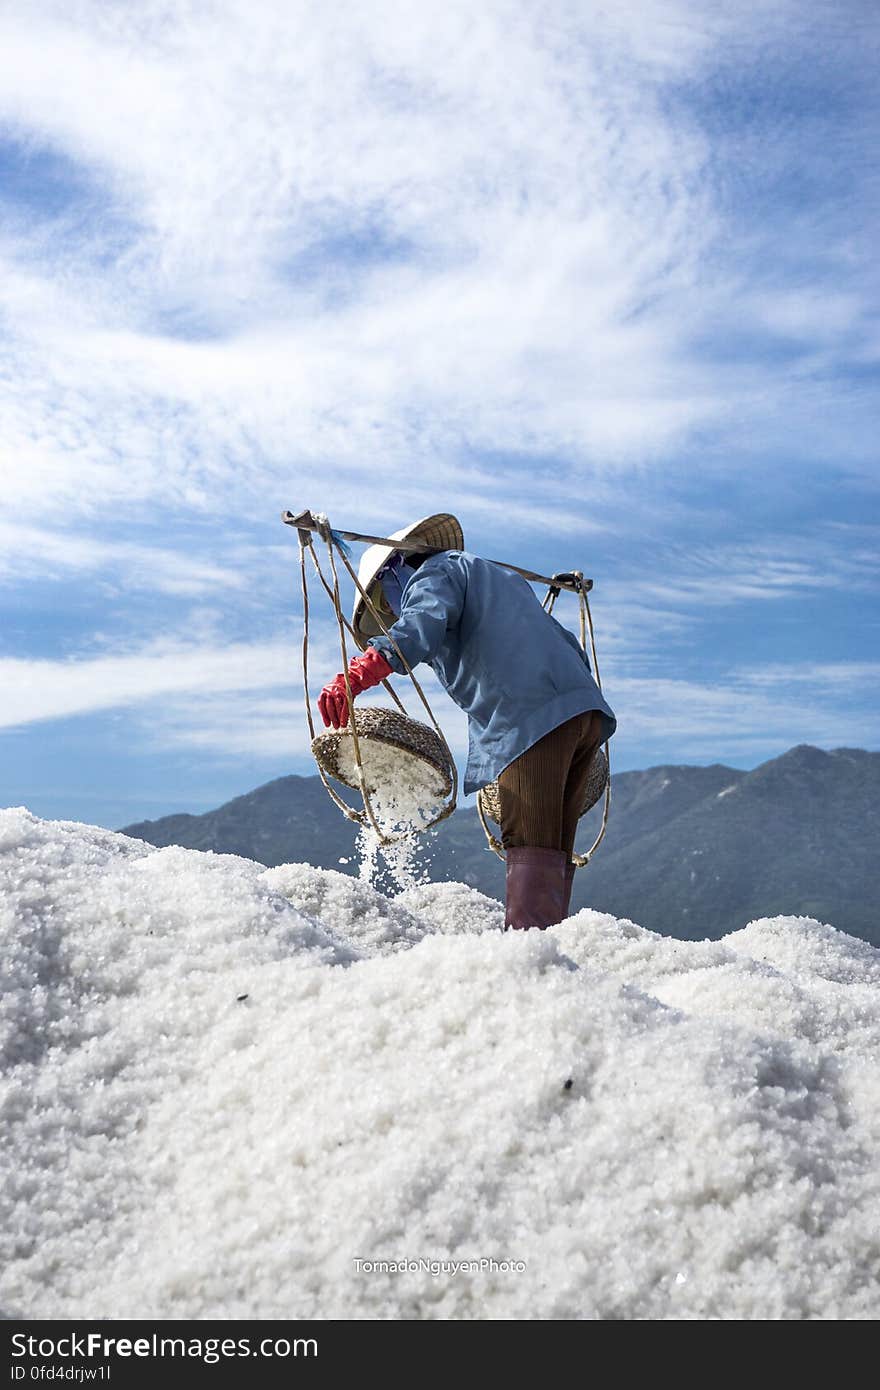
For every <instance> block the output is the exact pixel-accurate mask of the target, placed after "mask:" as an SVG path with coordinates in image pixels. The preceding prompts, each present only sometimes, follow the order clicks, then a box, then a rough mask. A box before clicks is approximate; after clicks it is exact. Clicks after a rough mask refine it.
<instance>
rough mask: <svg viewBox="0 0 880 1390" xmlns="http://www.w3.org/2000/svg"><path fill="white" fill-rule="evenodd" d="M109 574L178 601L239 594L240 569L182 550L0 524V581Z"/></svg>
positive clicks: (133, 586)
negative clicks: (220, 592)
mask: <svg viewBox="0 0 880 1390" xmlns="http://www.w3.org/2000/svg"><path fill="white" fill-rule="evenodd" d="M101 571H108V572H109V573H110V574H111V575H113V576H114V577H118V578H119V579H120V580H121V581H123V582H124V584H125V586H126V588H127V590H128V591H131V590H132V589H146V590H154V591H156V592H158V593H164V594H173V595H176V596H178V597H193V596H195V595H204V594H213V593H215V592H216V590H218V589H242V588H244V587H245V586H246V583H247V576H246V572H245V570H244V569H243V568H241V567H238V566H236V567H232V566H229V565H225V566H224V565H221V564H219V563H211V562H210V561H208V560H205V559H199V558H197V557H196V556H193V555H191V554H189V553H188V552H187V551H186V550H183V549H181V550H167V549H164V548H163V547H161V546H148V545H138V544H136V543H134V542H130V541H107V540H103V539H101V538H99V537H96V536H94V535H89V534H88V533H85V532H76V531H71V530H65V531H60V530H49V529H48V528H43V527H38V526H28V525H23V524H19V523H16V522H3V521H0V581H3V580H6V581H7V582H16V581H18V580H21V579H33V578H37V577H39V578H40V579H41V580H46V579H55V578H64V579H69V578H70V576H72V575H85V574H94V573H96V572H101Z"/></svg>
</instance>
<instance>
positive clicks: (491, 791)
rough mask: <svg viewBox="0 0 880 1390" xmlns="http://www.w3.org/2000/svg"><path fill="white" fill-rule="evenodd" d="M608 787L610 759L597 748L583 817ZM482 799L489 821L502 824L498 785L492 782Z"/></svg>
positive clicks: (585, 793)
mask: <svg viewBox="0 0 880 1390" xmlns="http://www.w3.org/2000/svg"><path fill="white" fill-rule="evenodd" d="M607 785H608V759H607V757H606V756H605V749H604V748H597V749H596V752H595V753H594V754H593V761H592V762H591V763H590V775H589V778H588V779H587V786H586V791H585V792H584V804H583V808H582V809H581V815H582V816H585V815H586V814H587V812H588V811H590V810H592V808H593V807H594V806H595V804H596V802H597V801H598V800H599V798H600V797H601V796H602V793H603V792H604V791H605V788H606V786H607ZM480 798H481V800H482V803H483V810H484V812H485V814H486V815H487V816H488V818H489V820H492V821H494V822H495V824H496V825H500V824H501V801H500V798H499V793H498V783H497V782H490V783H489V784H488V786H485V787H483V788H482V790H481V791H480Z"/></svg>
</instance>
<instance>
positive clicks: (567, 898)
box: [559, 860, 575, 922]
mask: <svg viewBox="0 0 880 1390" xmlns="http://www.w3.org/2000/svg"><path fill="white" fill-rule="evenodd" d="M574 873H575V865H574V864H572V862H571V860H569V861H568V863H567V864H566V866H565V895H564V898H563V903H562V916H561V917H560V919H559V920H560V922H564V921H565V920H566V918H567V917H568V916H569V914H570V908H571V890H572V888H573V887H574Z"/></svg>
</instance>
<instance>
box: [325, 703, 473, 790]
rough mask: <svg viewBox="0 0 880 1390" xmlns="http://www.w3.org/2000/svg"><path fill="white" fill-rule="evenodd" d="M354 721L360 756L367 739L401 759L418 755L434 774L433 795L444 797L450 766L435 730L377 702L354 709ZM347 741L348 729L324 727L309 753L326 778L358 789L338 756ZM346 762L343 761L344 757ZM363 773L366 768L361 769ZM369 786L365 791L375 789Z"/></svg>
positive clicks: (450, 774)
mask: <svg viewBox="0 0 880 1390" xmlns="http://www.w3.org/2000/svg"><path fill="white" fill-rule="evenodd" d="M354 718H355V720H356V722H357V733H358V741H359V742H360V744H361V752H362V755H363V754H364V753H365V752H366V751H368V750H365V749H364V744H365V743H366V744H369V742H370V741H371V740H375V741H376V742H377V743H383V744H386V745H388V746H390V747H392V748H396V749H397V750H398V751H399V753H400V756H401V758H419V759H421V761H422V762H424V763H427V764H428V765H429V767H431V768H433V770H434V771H435V772H436V773H437V776H438V785H437V795H438V796H443V797H446V796H448V795H449V793H450V792H451V791H452V778H453V767H452V764H451V762H450V760H449V753H448V750H447V748H446V746H445V744H444V743H443V740H442V739H441V738H440V736H439V734H438V733H437V732H436V730H434V729H432V728H430V727H429V725H427V724H420V723H419V721H418V720H417V719H410V717H409V715H406V714H401V712H400V710H396V709H387V708H384V707H383V706H380V705H373V706H368V707H366V708H365V709H357V710H355V712H354ZM343 739H346V740H348V743H349V745H350V743H351V728H350V727H348V728H345V729H328V730H327V732H326V733H323V734H318V736H317V738H316V739H314V740H313V742H312V753H313V754H314V757H315V760H316V761H317V762H318V764H319V765H320V766H321V768H323V770H324V772H326V774H327V776H328V777H335V778H336V780H337V781H338V782H343V783H344V784H345V786H347V787H354V789H355V790H356V791H358V790H360V787H359V784H358V782H357V781H355V780H354V779H353V777H352V776H351V775H350V774H349V773H347V772H346V770H345V767H344V766H343V765H342V761H341V759H340V752H341V751H342V748H343V747H344V745H343V743H342V740H343ZM346 761H347V760H346ZM365 773H366V769H365ZM375 790H376V788H375V787H369V786H368V791H375Z"/></svg>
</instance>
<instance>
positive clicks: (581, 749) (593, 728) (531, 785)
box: [498, 709, 602, 856]
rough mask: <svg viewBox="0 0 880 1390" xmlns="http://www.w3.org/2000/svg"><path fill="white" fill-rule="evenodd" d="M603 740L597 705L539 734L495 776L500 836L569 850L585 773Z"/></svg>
mask: <svg viewBox="0 0 880 1390" xmlns="http://www.w3.org/2000/svg"><path fill="white" fill-rule="evenodd" d="M601 741H602V715H601V714H600V712H599V710H597V709H591V710H587V712H586V713H585V714H576V715H575V717H574V719H568V720H566V722H565V723H564V724H560V725H559V727H558V728H556V729H551V730H550V733H549V734H545V735H544V737H543V738H540V739H538V742H537V743H534V744H532V746H531V748H527V749H526V751H525V752H524V753H522V754H521V755H520V756H519V757H518V758H515V759H514V761H513V762H512V763H510V764H509V765H508V766H507V767H506V768H505V769H504V771H503V772H502V773H501V774H500V776H499V778H498V787H499V791H500V800H501V842H502V844H503V845H504V847H505V849H511V848H513V846H514V845H534V846H535V847H536V848H541V849H564V850H565V852H566V854H567V855H569V856H571V852H572V850H573V849H574V837H575V834H576V832H577V825H578V820H579V819H580V814H581V808H582V807H583V804H584V796H585V795H586V789H587V776H588V774H589V769H590V763H591V762H592V759H593V754H594V753H595V751H596V749H597V748H598V747H599V744H600V743H601Z"/></svg>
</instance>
